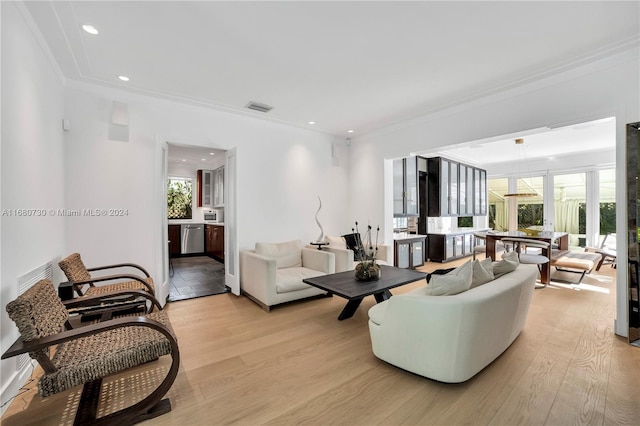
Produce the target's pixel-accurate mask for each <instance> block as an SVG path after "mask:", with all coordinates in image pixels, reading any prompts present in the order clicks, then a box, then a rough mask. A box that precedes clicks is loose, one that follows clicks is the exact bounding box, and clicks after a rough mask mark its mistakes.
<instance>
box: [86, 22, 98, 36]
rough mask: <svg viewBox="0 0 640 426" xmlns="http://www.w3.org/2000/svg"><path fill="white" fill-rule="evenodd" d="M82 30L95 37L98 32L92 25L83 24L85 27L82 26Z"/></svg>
mask: <svg viewBox="0 0 640 426" xmlns="http://www.w3.org/2000/svg"><path fill="white" fill-rule="evenodd" d="M82 29H83V30H85V31H86V32H88V33H89V34H92V35H97V34H98V30H97V29H96V27H94V26H93V25H88V24H85V25H83V26H82Z"/></svg>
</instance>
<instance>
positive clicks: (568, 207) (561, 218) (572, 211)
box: [554, 200, 580, 234]
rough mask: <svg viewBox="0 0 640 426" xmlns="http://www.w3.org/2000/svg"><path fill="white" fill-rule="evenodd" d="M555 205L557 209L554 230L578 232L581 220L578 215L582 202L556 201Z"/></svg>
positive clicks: (570, 232)
mask: <svg viewBox="0 0 640 426" xmlns="http://www.w3.org/2000/svg"><path fill="white" fill-rule="evenodd" d="M554 206H555V211H556V222H555V224H554V230H555V231H559V232H568V233H569V234H577V233H578V230H579V221H580V219H579V216H578V211H579V207H580V202H579V201H578V200H567V201H556V202H555V203H554Z"/></svg>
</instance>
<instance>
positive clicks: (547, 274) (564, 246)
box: [486, 231, 569, 284]
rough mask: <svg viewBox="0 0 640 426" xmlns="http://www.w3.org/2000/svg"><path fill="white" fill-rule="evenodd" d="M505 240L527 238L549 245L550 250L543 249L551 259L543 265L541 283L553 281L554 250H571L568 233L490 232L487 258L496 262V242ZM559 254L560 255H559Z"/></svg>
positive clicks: (487, 239)
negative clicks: (552, 260)
mask: <svg viewBox="0 0 640 426" xmlns="http://www.w3.org/2000/svg"><path fill="white" fill-rule="evenodd" d="M503 238H525V239H531V240H538V241H544V242H546V243H549V248H546V249H542V255H543V256H546V257H547V258H548V259H549V262H547V263H545V264H544V265H542V269H541V271H540V282H541V283H542V284H549V283H550V281H551V259H552V255H553V253H554V250H557V251H559V252H561V251H565V250H569V234H568V233H566V232H555V231H535V232H530V233H527V232H524V231H504V232H488V233H487V237H486V244H487V256H488V257H490V258H491V259H492V260H496V242H497V241H499V240H502V239H503ZM559 252H558V253H559Z"/></svg>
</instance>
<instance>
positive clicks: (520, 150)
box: [504, 138, 538, 198]
mask: <svg viewBox="0 0 640 426" xmlns="http://www.w3.org/2000/svg"><path fill="white" fill-rule="evenodd" d="M515 142H516V158H515V160H514V162H513V166H514V167H516V166H517V167H518V170H521V169H520V163H524V164H526V162H527V161H526V160H527V156H526V154H525V150H524V139H522V138H518V139H516V140H515ZM537 196H538V193H536V192H520V191H516V192H511V193H508V194H504V197H507V198H508V197H513V198H529V197H537Z"/></svg>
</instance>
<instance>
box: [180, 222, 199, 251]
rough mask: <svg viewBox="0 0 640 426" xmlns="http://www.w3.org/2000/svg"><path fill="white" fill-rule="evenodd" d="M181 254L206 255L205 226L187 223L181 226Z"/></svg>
mask: <svg viewBox="0 0 640 426" xmlns="http://www.w3.org/2000/svg"><path fill="white" fill-rule="evenodd" d="M180 230H181V231H182V246H181V250H180V253H181V254H190V253H204V225H203V224H194V223H185V224H183V225H182V226H181V229H180Z"/></svg>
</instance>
